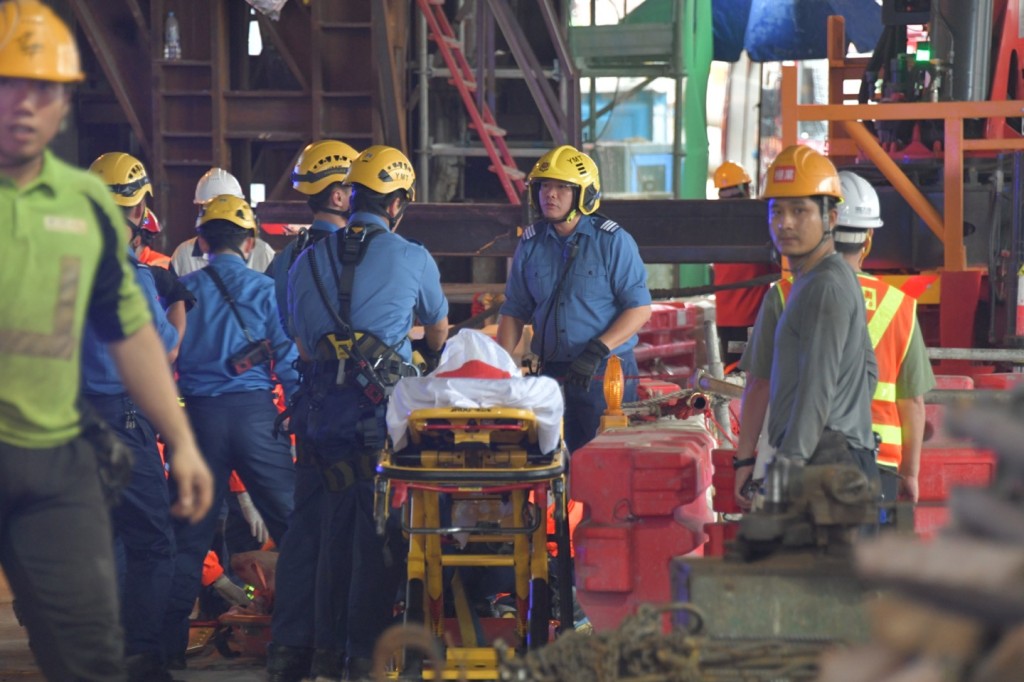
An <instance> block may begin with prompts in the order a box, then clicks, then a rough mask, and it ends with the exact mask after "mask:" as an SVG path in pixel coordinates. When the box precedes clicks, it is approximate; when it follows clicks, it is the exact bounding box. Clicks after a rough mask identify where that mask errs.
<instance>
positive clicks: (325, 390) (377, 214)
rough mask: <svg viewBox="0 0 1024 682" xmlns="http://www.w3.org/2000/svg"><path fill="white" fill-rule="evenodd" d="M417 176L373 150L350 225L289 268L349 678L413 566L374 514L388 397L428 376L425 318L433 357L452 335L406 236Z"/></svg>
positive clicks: (324, 554) (307, 433)
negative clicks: (424, 369)
mask: <svg viewBox="0 0 1024 682" xmlns="http://www.w3.org/2000/svg"><path fill="white" fill-rule="evenodd" d="M415 179H416V176H415V173H414V172H413V168H412V165H411V164H410V163H409V160H408V159H407V158H406V157H405V155H404V154H402V153H401V152H400V151H398V150H397V149H394V148H392V147H385V146H373V147H370V148H369V149H367V150H365V151H364V152H362V153H361V154H360V155H359V156H358V157H356V159H355V161H353V162H352V168H351V170H350V171H349V174H348V176H347V179H346V181H347V182H348V184H350V185H351V186H352V196H351V206H352V216H351V217H350V218H349V223H348V227H347V228H346V229H345V230H344V231H342V232H337V233H335V234H333V235H331V236H329V237H328V238H326V239H324V240H322V241H320V242H319V243H317V244H316V245H314V246H313V247H312V248H309V249H306V250H305V251H304V252H303V253H302V255H301V256H299V258H298V260H297V261H296V262H295V264H294V265H293V266H292V268H291V271H290V272H289V275H288V311H289V325H290V327H289V328H290V329H292V330H293V332H294V333H295V340H296V344H297V345H298V347H299V353H300V354H301V355H302V358H303V360H304V365H303V387H302V393H301V394H300V398H299V400H298V402H297V403H296V404H295V406H294V408H293V413H294V414H293V416H292V421H293V429H294V430H296V432H297V433H298V434H300V437H299V440H298V444H299V448H298V450H299V452H298V459H299V460H300V461H304V462H316V463H317V464H318V466H319V467H320V470H321V475H322V476H323V481H324V486H325V489H326V491H327V502H326V504H325V505H324V525H323V528H322V533H323V535H322V538H321V549H320V576H321V577H320V579H319V580H318V584H320V585H328V586H329V594H327V595H323V596H321V595H318V597H317V604H318V605H319V604H321V603H326V604H329V606H330V610H331V612H332V613H333V614H334V616H333V617H334V627H335V632H334V634H333V636H330V637H327V638H326V641H325V639H323V638H321V634H320V633H319V632H318V633H317V639H318V643H317V646H318V647H319V646H322V645H324V646H329V645H330V644H331V642H345V654H346V655H347V658H348V676H349V679H361V678H362V677H363V676H365V675H368V673H369V671H370V656H371V654H372V652H373V646H374V643H375V642H376V640H377V637H378V636H379V635H380V633H381V632H382V631H383V630H384V629H385V628H386V627H387V625H388V624H389V622H390V620H391V614H392V608H393V605H394V598H395V594H396V588H397V586H398V584H399V581H400V580H401V575H402V568H403V567H402V565H401V562H400V561H398V560H397V557H396V556H395V555H394V553H393V552H392V547H391V546H390V545H389V544H388V543H386V542H385V540H384V539H383V538H381V537H379V536H378V535H377V534H376V532H375V530H374V520H373V472H374V466H375V464H376V461H377V455H378V452H379V450H380V449H381V447H382V446H383V445H384V439H385V436H386V429H385V423H384V413H385V409H386V396H387V394H388V392H389V390H390V387H391V386H393V385H394V383H396V382H397V381H398V379H399V378H400V377H401V376H409V375H412V374H414V373H415V372H416V370H415V369H414V368H413V367H412V366H411V364H410V360H411V353H412V348H411V346H410V343H409V340H408V333H409V330H410V328H411V327H412V325H413V316H414V315H415V317H416V318H417V319H418V320H419V321H420V322H421V323H422V324H423V325H424V329H425V339H424V343H423V344H422V351H421V352H425V353H426V354H427V356H432V357H434V358H436V356H437V355H439V353H440V350H441V348H442V347H443V346H444V342H445V339H446V338H447V330H448V302H447V300H446V299H445V297H444V294H443V292H442V290H441V282H440V274H439V272H438V269H437V264H436V263H435V262H434V259H433V258H432V257H431V256H430V254H429V253H428V252H427V250H426V249H425V248H423V246H421V245H419V244H416V243H413V242H410V241H408V240H406V239H404V238H403V237H400V236H398V235H397V234H395V233H394V230H395V228H397V227H398V224H399V222H400V221H401V219H402V215H403V214H404V212H405V208H406V206H408V204H409V202H411V201H412V200H413V198H414V189H413V185H414V182H415ZM353 339H354V340H353ZM371 366H372V369H371ZM296 532H298V531H296ZM318 620H319V618H318Z"/></svg>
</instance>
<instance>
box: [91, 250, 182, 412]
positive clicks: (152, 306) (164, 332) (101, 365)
mask: <svg viewBox="0 0 1024 682" xmlns="http://www.w3.org/2000/svg"><path fill="white" fill-rule="evenodd" d="M128 260H129V261H131V263H132V264H133V265H134V266H135V280H136V281H137V282H138V283H139V288H140V289H142V294H143V295H144V296H145V298H146V301H147V302H148V303H149V312H150V313H152V315H153V326H155V327H156V332H157V334H158V335H159V336H160V340H161V341H163V343H164V347H165V348H167V350H170V349H171V348H174V344H176V343H178V330H177V329H175V328H174V325H172V324H171V323H170V322H168V321H167V315H166V314H165V313H164V309H163V308H161V307H160V303H159V298H158V296H157V292H156V281H155V280H154V279H153V273H152V272H150V270H149V267H148V266H146V265H143V264H142V263H140V262H139V261H137V260H136V259H135V257H134V256H132V255H129V256H128ZM82 392H83V393H90V394H96V395H121V394H122V393H126V392H127V391H126V389H125V387H124V383H123V382H122V381H121V374H120V373H119V372H118V371H117V365H115V364H114V358H112V357H111V355H110V351H108V350H107V344H105V343H104V342H102V341H100V337H99V336H97V335H96V331H95V330H94V329H93V327H92V324H86V326H85V331H84V332H83V335H82Z"/></svg>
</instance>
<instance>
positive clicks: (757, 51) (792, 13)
mask: <svg viewBox="0 0 1024 682" xmlns="http://www.w3.org/2000/svg"><path fill="white" fill-rule="evenodd" d="M711 11H712V17H713V22H714V31H715V59H717V60H721V61H728V62H734V61H736V60H737V59H739V56H740V52H741V51H742V50H744V49H745V50H746V51H747V53H748V54H749V55H750V58H751V59H752V60H754V61H756V62H773V61H782V60H784V59H823V58H825V57H826V56H827V54H826V51H827V44H826V42H827V28H828V17H829V16H830V15H834V14H839V15H842V16H843V17H844V18H845V19H846V39H847V42H852V43H853V44H854V45H855V46H856V48H857V50H858V51H860V52H869V51H871V50H873V49H874V48H875V44H876V43H877V42H878V38H879V36H880V35H881V34H882V28H883V27H882V8H881V6H880V5H879V4H878V2H877V1H876V0H712V4H711Z"/></svg>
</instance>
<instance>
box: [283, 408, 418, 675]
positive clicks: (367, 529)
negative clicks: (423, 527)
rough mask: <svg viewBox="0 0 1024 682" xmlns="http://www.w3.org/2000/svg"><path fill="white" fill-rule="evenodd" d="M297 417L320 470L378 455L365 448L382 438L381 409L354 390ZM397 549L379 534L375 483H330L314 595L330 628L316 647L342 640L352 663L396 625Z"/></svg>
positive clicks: (326, 490) (399, 570)
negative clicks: (320, 590)
mask: <svg viewBox="0 0 1024 682" xmlns="http://www.w3.org/2000/svg"><path fill="white" fill-rule="evenodd" d="M297 416H298V422H297V424H298V425H299V427H300V428H302V429H303V431H302V433H304V437H303V439H302V443H303V447H304V448H305V449H307V451H308V454H309V456H310V459H311V460H312V461H316V462H317V463H318V464H319V466H320V467H321V468H327V467H330V466H332V465H336V464H339V463H351V464H352V468H353V469H354V470H358V469H360V467H359V466H358V461H359V458H360V457H363V456H365V455H367V453H370V452H373V450H372V448H368V447H367V445H366V444H367V443H377V444H382V443H383V440H384V435H385V426H384V408H383V406H380V407H377V408H374V407H372V406H370V405H369V404H368V403H367V401H366V400H365V398H363V397H362V393H361V392H360V391H359V390H357V389H352V388H344V389H340V390H335V391H332V392H331V393H330V394H328V395H327V396H326V397H324V399H323V400H322V401H320V402H318V404H317V406H316V408H315V409H314V408H310V406H309V405H300V406H298V408H297ZM325 481H326V479H325ZM400 552H401V548H400V547H397V546H394V545H389V544H388V543H387V542H386V541H385V539H384V538H382V537H380V536H378V535H377V533H376V529H375V525H374V519H373V480H372V478H369V477H362V478H358V479H356V480H355V481H354V482H353V483H352V484H351V485H348V486H347V487H337V486H334V485H333V484H332V485H327V484H326V483H325V487H324V502H323V505H322V519H321V527H320V554H319V557H318V573H317V584H318V585H321V586H323V587H324V590H325V592H324V593H323V594H318V595H317V599H316V604H317V614H316V620H317V622H318V623H325V622H330V623H332V627H331V628H330V630H329V631H328V632H324V633H323V634H321V633H320V632H319V631H318V633H317V638H316V639H317V646H318V647H321V648H323V647H335V648H338V647H339V645H340V644H341V643H344V647H343V649H344V651H346V652H347V653H348V656H349V658H350V659H351V658H370V656H371V655H372V653H373V646H374V643H375V642H376V641H377V637H378V636H380V634H381V632H383V631H384V629H385V628H386V627H387V626H388V625H389V624H390V623H391V620H392V612H393V608H394V603H395V596H396V594H397V589H398V585H399V584H400V583H401V580H402V577H403V575H404V566H403V565H402V564H401V560H400V556H399V555H400Z"/></svg>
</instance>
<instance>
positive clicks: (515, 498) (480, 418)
mask: <svg viewBox="0 0 1024 682" xmlns="http://www.w3.org/2000/svg"><path fill="white" fill-rule="evenodd" d="M538 442H539V437H538V425H537V417H536V415H535V414H534V413H533V412H531V411H530V410H524V409H514V408H431V409H423V410H416V411H414V412H412V414H411V415H410V417H409V447H407V448H405V449H403V450H402V451H401V452H398V453H394V452H391V451H390V450H385V451H384V453H383V454H382V457H381V461H380V463H379V464H378V466H377V479H376V487H375V492H376V500H375V517H376V521H377V524H378V530H383V526H384V524H385V523H386V521H387V518H388V515H389V509H390V507H391V506H392V505H394V506H398V505H397V504H395V501H396V496H397V501H398V502H400V503H401V505H402V506H403V523H402V526H403V530H404V531H405V532H406V533H407V534H408V537H409V556H408V560H407V566H408V568H407V587H408V599H407V607H406V620H407V621H414V622H421V623H423V624H424V625H425V626H426V627H427V629H428V630H429V631H430V632H431V633H432V634H433V635H434V637H436V638H437V639H438V641H439V642H442V643H444V603H443V595H444V578H443V571H444V568H445V567H449V566H451V567H457V566H483V567H493V566H510V567H512V568H513V569H514V573H515V599H516V624H515V633H516V639H517V641H516V642H514V646H515V648H516V649H517V650H519V651H525V650H526V649H532V648H536V647H538V646H543V645H544V644H546V643H547V640H548V629H549V621H550V617H551V600H550V587H549V576H548V556H547V540H548V537H547V506H548V493H549V491H550V493H551V495H552V497H553V499H554V505H555V508H554V510H553V515H554V518H555V526H556V536H557V538H558V542H559V553H558V555H559V557H560V567H561V568H560V571H559V572H560V573H561V575H560V576H559V577H560V586H564V585H566V584H567V582H568V575H569V570H568V566H569V564H568V562H570V561H571V558H570V556H569V543H568V515H567V511H566V510H567V504H568V491H567V477H568V468H569V466H568V464H569V460H568V454H567V452H566V451H565V448H564V447H561V446H560V447H559V448H558V449H557V450H556V451H555V452H553V453H542V452H541V451H540V449H539V446H538ZM531 493H532V495H533V501H532V502H531V501H530V499H529V498H530V495H531ZM442 494H447V495H451V496H452V497H453V498H454V499H455V500H474V501H478V500H486V499H494V498H496V497H499V496H506V495H507V496H508V498H509V500H510V501H511V505H512V521H511V525H510V526H502V527H501V528H500V529H498V528H493V527H456V526H448V527H444V526H442V525H441V509H440V496H441V495H442ZM453 533H468V544H473V543H484V542H487V543H494V542H508V543H511V544H512V548H513V551H512V554H511V555H496V554H480V553H474V554H444V553H442V551H441V538H442V536H443V535H446V534H453ZM453 582H458V580H457V579H456V581H453ZM459 587H460V586H459V585H453V592H454V594H455V611H456V615H457V617H458V618H457V620H458V622H459V628H460V633H461V635H462V644H463V646H460V647H447V649H446V656H445V658H446V668H445V670H444V673H443V675H442V679H459V678H464V679H497V662H498V659H497V655H496V652H495V651H494V649H493V648H491V647H488V646H480V644H481V643H480V642H479V641H478V640H477V637H476V632H475V630H474V628H473V626H472V624H471V623H469V622H468V620H469V619H470V618H471V616H470V614H469V609H468V604H466V603H465V602H464V600H463V599H461V598H460V597H461V596H462V591H461V589H459ZM566 595H568V601H566V598H567V597H566ZM560 599H561V603H562V604H565V605H566V606H564V607H563V611H568V612H569V613H570V614H571V610H572V601H571V587H569V588H568V590H563V591H562V592H560ZM569 627H571V616H570V622H569ZM560 629H564V628H560ZM416 665H418V662H417V661H407V662H406V669H407V670H408V669H409V668H410V667H412V666H416ZM422 675H423V679H434V673H433V671H431V670H423V671H422Z"/></svg>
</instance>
